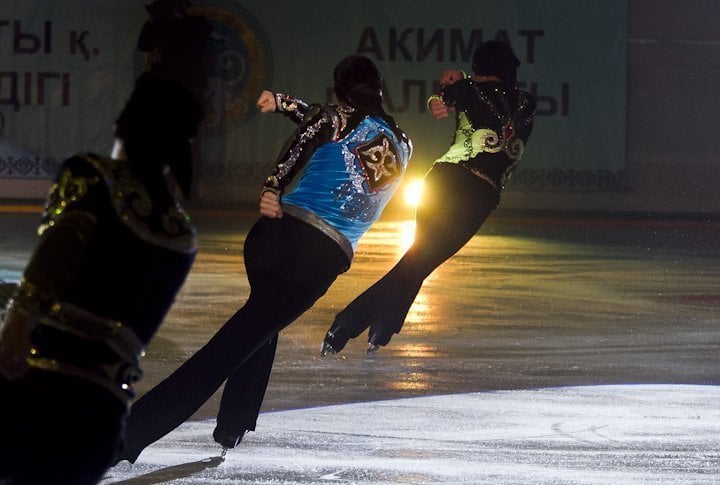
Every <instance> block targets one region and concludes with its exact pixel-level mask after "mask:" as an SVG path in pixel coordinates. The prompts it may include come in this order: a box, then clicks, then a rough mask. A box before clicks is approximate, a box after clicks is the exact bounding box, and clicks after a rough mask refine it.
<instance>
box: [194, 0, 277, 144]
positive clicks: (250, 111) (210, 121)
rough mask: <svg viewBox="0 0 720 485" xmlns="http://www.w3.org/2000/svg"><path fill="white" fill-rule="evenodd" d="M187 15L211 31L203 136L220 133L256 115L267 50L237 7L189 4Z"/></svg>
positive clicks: (205, 1)
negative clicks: (203, 22) (200, 19)
mask: <svg viewBox="0 0 720 485" xmlns="http://www.w3.org/2000/svg"><path fill="white" fill-rule="evenodd" d="M189 13H190V14H191V15H202V16H204V17H205V18H206V19H207V20H208V22H210V25H211V26H212V34H211V36H210V40H209V41H208V55H209V57H210V59H209V62H208V83H207V91H206V94H205V100H204V104H205V112H206V115H205V122H204V126H203V131H205V132H206V133H209V134H222V133H226V132H227V131H229V130H231V129H232V128H234V127H237V126H239V125H241V124H243V123H244V122H246V121H247V120H248V119H250V118H251V117H252V116H254V115H255V114H256V113H257V110H256V109H255V101H256V100H257V97H258V95H259V94H260V91H261V90H262V89H263V88H265V87H266V86H269V85H270V82H271V80H272V66H273V62H272V51H271V48H270V42H269V40H268V37H267V35H266V34H265V31H264V30H263V29H262V27H261V26H260V24H259V23H258V21H257V20H256V19H255V17H254V16H253V15H251V14H250V13H249V12H248V11H247V10H245V9H244V8H242V7H240V6H239V5H238V4H237V2H233V1H230V0H193V2H192V7H191V8H190V10H189Z"/></svg>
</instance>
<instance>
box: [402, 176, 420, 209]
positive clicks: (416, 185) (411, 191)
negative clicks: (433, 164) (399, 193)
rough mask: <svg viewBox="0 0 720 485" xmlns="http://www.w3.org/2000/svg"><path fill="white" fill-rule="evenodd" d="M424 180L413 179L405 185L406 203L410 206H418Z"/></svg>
mask: <svg viewBox="0 0 720 485" xmlns="http://www.w3.org/2000/svg"><path fill="white" fill-rule="evenodd" d="M422 190H423V181H422V179H417V180H412V181H410V182H408V183H407V186H406V187H405V203H406V204H407V205H409V206H410V207H413V208H415V207H417V206H418V204H419V203H420V198H421V197H422Z"/></svg>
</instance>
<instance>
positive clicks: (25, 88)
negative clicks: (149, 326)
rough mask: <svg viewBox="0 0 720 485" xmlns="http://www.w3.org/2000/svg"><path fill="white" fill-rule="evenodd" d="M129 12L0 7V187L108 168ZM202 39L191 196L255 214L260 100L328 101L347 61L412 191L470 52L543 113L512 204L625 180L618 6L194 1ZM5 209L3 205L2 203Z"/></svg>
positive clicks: (34, 4)
mask: <svg viewBox="0 0 720 485" xmlns="http://www.w3.org/2000/svg"><path fill="white" fill-rule="evenodd" d="M148 3H149V1H140V0H103V1H97V0H63V1H61V2H55V1H54V2H48V1H45V0H5V1H3V2H2V3H0V60H1V62H0V114H1V115H2V116H1V117H0V177H46V178H47V177H50V176H51V175H52V173H53V170H54V167H55V166H56V164H57V163H58V162H59V161H61V160H62V159H64V158H65V157H68V156H70V155H72V154H73V153H75V152H79V151H95V152H100V153H107V152H109V151H110V147H111V143H112V134H111V133H112V125H113V122H114V120H115V118H116V116H117V114H118V112H119V110H120V109H121V108H122V106H123V104H124V102H125V100H126V99H127V97H128V95H129V93H130V90H131V88H132V83H133V81H134V79H135V78H136V77H137V75H139V73H140V72H141V70H142V63H141V56H140V53H139V52H138V50H137V41H138V35H139V33H140V30H141V28H142V26H143V24H144V23H145V21H146V20H147V18H148V17H147V12H146V8H145V5H146V4H148ZM190 14H192V15H202V16H204V17H205V18H206V19H207V20H208V21H209V23H210V25H211V27H212V34H211V38H210V40H209V41H208V46H207V52H208V55H209V58H210V64H209V71H208V84H207V86H208V87H207V90H206V93H205V100H204V103H205V109H206V112H207V115H206V118H205V122H204V125H203V129H202V134H201V136H200V137H199V143H198V145H199V150H200V157H199V158H200V160H199V164H200V168H201V170H200V176H201V193H203V192H204V194H205V195H204V196H203V198H204V199H205V200H208V201H214V200H216V201H230V200H245V199H247V200H253V199H254V198H255V197H256V194H257V188H258V186H259V184H260V183H261V181H262V180H263V179H264V178H265V176H266V175H267V172H268V170H269V169H270V167H271V166H272V164H273V163H274V160H275V158H276V157H277V154H278V152H279V150H280V149H281V147H282V145H283V142H284V141H285V139H286V138H287V137H288V136H289V135H290V134H291V133H292V130H293V129H294V125H293V124H292V123H291V122H289V121H287V120H285V119H283V118H281V117H275V116H272V115H260V114H259V113H258V112H257V109H256V108H255V100H256V99H257V96H258V95H259V93H260V91H261V90H263V89H270V90H272V91H279V92H287V93H292V94H294V95H296V96H298V97H300V98H303V99H305V100H307V101H310V102H324V101H329V100H332V70H333V67H334V65H335V63H336V62H337V61H338V60H339V59H341V58H342V57H343V56H345V55H347V54H350V53H362V54H365V55H367V56H369V57H370V58H371V59H373V60H374V61H376V62H377V64H378V66H379V68H380V70H381V72H382V75H383V79H384V82H385V95H386V108H387V110H388V112H389V113H390V114H391V115H393V116H395V118H396V119H397V121H398V123H399V124H400V125H401V126H402V127H403V128H404V129H405V130H406V131H407V132H408V134H409V135H410V136H411V138H412V139H413V140H414V144H415V154H414V157H413V160H412V161H411V166H410V168H409V170H410V172H411V173H414V174H418V175H421V174H422V173H424V171H425V170H426V169H427V168H428V167H429V166H430V164H431V163H432V161H433V160H434V159H435V158H437V157H438V156H439V155H440V154H442V153H443V152H444V151H445V150H446V149H447V147H448V146H449V143H450V141H451V138H452V136H453V131H454V124H453V122H452V121H451V120H440V121H437V120H435V119H434V118H433V117H432V116H431V115H430V114H429V113H428V112H427V109H426V106H425V102H426V99H427V97H428V96H429V95H430V94H431V93H432V92H434V91H435V90H436V89H437V79H438V78H439V76H440V74H441V72H442V71H443V70H445V69H449V68H460V69H464V70H466V71H470V58H471V55H472V51H473V48H474V47H475V46H476V45H477V44H478V43H480V42H482V41H485V40H489V39H505V40H507V41H509V42H510V43H511V44H512V46H513V48H514V50H515V51H516V53H517V55H518V57H519V58H520V60H521V62H522V65H521V67H520V69H519V75H518V78H519V81H520V83H521V85H522V87H523V88H524V89H526V90H528V91H530V92H531V93H532V94H534V95H535V97H536V98H537V100H538V113H537V119H536V128H535V132H534V133H533V135H532V137H531V139H530V143H529V145H528V149H527V151H526V155H525V158H524V160H523V162H522V163H521V166H520V168H519V169H518V171H517V172H516V174H515V176H514V177H513V179H512V180H511V184H510V189H511V190H523V189H546V190H547V189H553V190H555V189H574V190H592V189H616V188H619V187H621V186H622V184H623V173H624V172H623V169H624V164H625V110H626V102H625V96H626V87H625V80H626V68H627V60H626V57H627V56H626V40H627V27H626V26H627V0H604V1H602V2H597V1H595V0H544V1H539V0H485V1H483V2H479V1H475V0H456V1H455V2H453V3H452V4H451V8H447V7H444V6H442V5H439V4H437V2H430V1H426V0H394V1H392V2H387V1H380V0H366V1H364V2H350V1H341V0H314V1H312V2H311V1H295V2H290V1H284V0H283V1H281V0H254V1H249V0H242V1H241V0H193V1H192V7H191V9H190ZM0 196H2V194H0Z"/></svg>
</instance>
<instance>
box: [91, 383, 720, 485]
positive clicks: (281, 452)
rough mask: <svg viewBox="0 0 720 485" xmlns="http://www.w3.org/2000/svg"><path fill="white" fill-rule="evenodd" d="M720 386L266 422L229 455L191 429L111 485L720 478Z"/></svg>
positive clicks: (151, 451)
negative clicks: (223, 453)
mask: <svg viewBox="0 0 720 485" xmlns="http://www.w3.org/2000/svg"><path fill="white" fill-rule="evenodd" d="M718 403H720V387H718V386H702V385H613V386H587V387H564V388H551V389H537V390H519V391H493V392H480V393H471V394H455V395H448V396H435V397H421V398H413V399H400V400H393V401H381V402H367V403H360V404H346V405H337V406H327V407H319V408H310V409H298V410H291V411H280V412H269V413H264V414H261V416H260V419H259V421H258V426H257V431H256V432H255V433H250V434H249V435H247V436H246V437H245V439H244V440H243V442H242V443H241V444H240V445H239V446H238V447H237V448H235V449H233V450H230V451H229V452H228V454H227V455H226V457H225V460H224V461H222V462H221V460H220V458H219V457H220V448H219V447H218V445H217V444H215V443H214V442H213V440H212V430H213V427H214V420H204V421H194V422H188V423H186V424H184V425H183V426H181V427H180V428H178V429H177V430H176V431H174V432H173V433H171V434H169V435H168V436H166V437H165V438H163V439H162V440H160V441H158V442H157V443H155V444H154V445H152V446H151V447H149V448H147V449H146V450H145V451H144V452H143V454H142V455H141V456H140V458H139V460H138V461H137V463H136V464H134V465H130V464H128V463H127V462H123V463H121V464H119V465H117V466H116V467H114V468H112V469H111V470H109V472H108V474H107V476H106V478H105V480H104V481H103V482H102V483H103V485H108V484H154V483H173V484H215V483H222V484H333V483H338V484H427V483H453V484H486V483H487V484H526V483H527V484H608V485H610V484H612V485H617V484H651V483H652V484H669V483H671V484H711V483H720V408H719V407H718Z"/></svg>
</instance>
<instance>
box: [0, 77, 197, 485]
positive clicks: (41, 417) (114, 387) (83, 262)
mask: <svg viewBox="0 0 720 485" xmlns="http://www.w3.org/2000/svg"><path fill="white" fill-rule="evenodd" d="M201 119H202V111H201V108H200V105H199V104H198V103H197V101H196V100H195V98H194V97H193V96H192V95H191V94H190V92H189V91H187V90H186V89H185V88H183V87H182V86H180V84H178V83H176V82H172V81H166V80H162V79H159V78H156V77H155V76H152V75H149V74H146V75H143V76H141V77H140V78H139V79H138V81H137V83H136V85H135V89H134V91H133V93H132V96H131V97H130V100H129V101H128V103H127V104H126V105H125V108H124V109H123V110H122V112H121V114H120V117H119V118H118V120H117V125H116V128H115V132H116V136H117V137H118V143H117V145H116V148H117V149H116V150H114V152H113V153H114V156H113V157H112V158H110V157H104V156H99V155H94V154H80V155H76V156H73V157H71V158H69V159H68V160H66V161H65V162H64V163H63V164H62V165H61V166H60V169H59V171H58V174H57V176H56V178H55V180H54V183H53V185H52V188H51V191H50V195H49V197H48V199H47V201H46V205H45V210H44V212H43V216H42V225H41V226H40V233H41V238H40V241H39V243H38V245H37V247H36V248H35V250H34V252H33V254H32V256H31V258H30V261H29V262H28V265H27V267H26V269H25V271H24V274H23V279H22V281H21V283H20V285H19V287H18V288H17V290H16V291H15V293H14V295H13V298H12V300H11V301H10V303H9V307H8V311H7V315H6V318H5V323H4V325H3V326H2V327H1V328H0V396H2V397H1V398H0V429H1V430H2V432H0V483H10V484H12V485H21V484H32V485H36V484H68V485H70V484H72V485H83V484H94V483H97V482H99V481H100V479H101V478H102V476H103V474H104V472H105V470H106V469H107V468H108V467H109V466H110V464H111V462H112V460H113V457H114V456H115V454H116V453H117V450H118V449H119V447H120V443H121V442H122V434H123V430H124V428H125V420H126V418H127V415H128V409H129V406H130V403H131V401H132V399H133V398H134V396H135V390H134V389H135V388H134V385H135V383H136V382H137V381H138V380H139V379H140V378H141V376H142V370H141V368H140V357H141V355H142V354H143V352H144V349H145V348H146V347H147V345H148V343H149V342H150V340H151V338H152V337H153V335H154V334H155V332H156V331H157V329H158V327H159V326H160V324H161V323H162V321H163V319H164V318H165V315H166V313H167V312H168V310H169V308H170V306H171V305H172V303H173V301H174V300H175V296H176V294H177V292H178V291H179V289H180V288H181V286H182V285H183V283H184V281H185V278H186V276H187V274H188V271H189V270H190V267H191V265H192V263H193V261H194V258H195V253H196V236H195V228H194V226H193V225H192V223H191V222H190V220H189V218H188V217H187V214H186V213H185V212H184V211H183V210H182V208H181V207H180V205H179V203H178V201H177V200H176V198H175V196H174V195H173V192H174V190H170V189H169V187H168V181H167V180H166V175H165V174H166V171H169V173H170V174H172V175H173V177H174V178H175V180H176V182H177V184H178V185H179V187H180V188H181V189H182V191H183V193H184V194H185V195H187V194H188V193H189V190H190V178H191V174H192V172H191V167H192V160H191V155H190V139H191V138H192V136H193V135H194V134H195V132H196V130H197V128H198V126H199V124H200V121H201Z"/></svg>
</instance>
